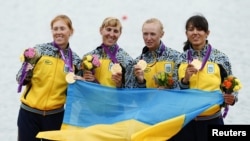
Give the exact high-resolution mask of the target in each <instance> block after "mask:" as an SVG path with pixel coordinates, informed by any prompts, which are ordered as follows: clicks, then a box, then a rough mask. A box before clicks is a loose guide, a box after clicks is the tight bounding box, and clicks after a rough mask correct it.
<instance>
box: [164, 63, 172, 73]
mask: <svg viewBox="0 0 250 141" xmlns="http://www.w3.org/2000/svg"><path fill="white" fill-rule="evenodd" d="M165 72H166V73H171V72H172V65H171V63H166V64H165Z"/></svg>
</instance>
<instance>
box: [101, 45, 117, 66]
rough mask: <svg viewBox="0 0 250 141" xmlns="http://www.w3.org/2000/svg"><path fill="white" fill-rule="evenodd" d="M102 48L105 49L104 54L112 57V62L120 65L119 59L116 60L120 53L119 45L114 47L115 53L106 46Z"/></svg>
mask: <svg viewBox="0 0 250 141" xmlns="http://www.w3.org/2000/svg"><path fill="white" fill-rule="evenodd" d="M102 48H103V49H104V52H105V53H106V54H107V55H108V56H109V57H110V59H111V60H112V62H113V63H118V61H117V59H116V54H117V52H118V49H119V46H118V45H117V44H115V47H114V51H113V52H111V51H110V50H109V49H108V47H107V46H106V45H104V44H102Z"/></svg>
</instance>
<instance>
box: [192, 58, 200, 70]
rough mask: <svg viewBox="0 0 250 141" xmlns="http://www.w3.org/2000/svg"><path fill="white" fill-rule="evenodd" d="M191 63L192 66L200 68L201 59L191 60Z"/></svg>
mask: <svg viewBox="0 0 250 141" xmlns="http://www.w3.org/2000/svg"><path fill="white" fill-rule="evenodd" d="M191 64H192V65H194V67H195V68H196V69H197V70H199V69H200V68H201V65H202V63H201V61H199V60H198V59H194V60H193V61H192V62H191Z"/></svg>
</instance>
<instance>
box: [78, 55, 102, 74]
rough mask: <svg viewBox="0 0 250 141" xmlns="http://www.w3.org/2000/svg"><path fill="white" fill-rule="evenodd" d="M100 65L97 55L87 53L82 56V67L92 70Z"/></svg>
mask: <svg viewBox="0 0 250 141" xmlns="http://www.w3.org/2000/svg"><path fill="white" fill-rule="evenodd" d="M100 65H101V62H100V60H99V59H98V56H97V55H95V54H94V55H87V56H85V57H84V58H83V62H82V66H83V69H86V70H91V71H92V70H93V69H95V68H97V67H99V66H100Z"/></svg>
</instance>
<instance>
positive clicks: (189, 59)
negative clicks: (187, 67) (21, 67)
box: [187, 44, 212, 70]
mask: <svg viewBox="0 0 250 141" xmlns="http://www.w3.org/2000/svg"><path fill="white" fill-rule="evenodd" d="M211 50H212V47H211V45H210V44H208V49H207V52H206V55H205V57H203V59H202V64H201V68H200V69H199V70H202V69H203V68H204V66H205V64H206V63H207V60H208V58H209V56H210V53H211ZM187 59H188V64H190V63H191V62H192V60H193V57H192V53H191V50H190V49H189V50H188V58H187Z"/></svg>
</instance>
